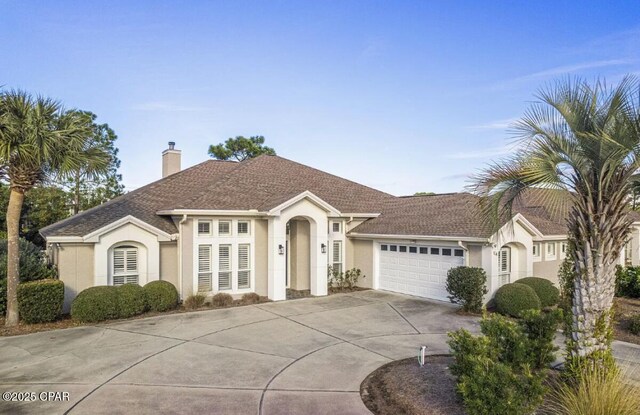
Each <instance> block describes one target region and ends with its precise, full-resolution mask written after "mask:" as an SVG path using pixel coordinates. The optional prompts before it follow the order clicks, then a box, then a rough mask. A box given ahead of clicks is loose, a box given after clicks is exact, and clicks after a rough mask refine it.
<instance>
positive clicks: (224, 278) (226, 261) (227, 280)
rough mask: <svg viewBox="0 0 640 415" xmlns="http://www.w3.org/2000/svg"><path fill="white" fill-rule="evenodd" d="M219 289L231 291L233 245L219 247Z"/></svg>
mask: <svg viewBox="0 0 640 415" xmlns="http://www.w3.org/2000/svg"><path fill="white" fill-rule="evenodd" d="M218 270H219V272H218V289H219V290H230V289H231V245H220V246H219V247H218Z"/></svg>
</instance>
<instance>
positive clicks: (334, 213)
mask: <svg viewBox="0 0 640 415" xmlns="http://www.w3.org/2000/svg"><path fill="white" fill-rule="evenodd" d="M303 199H308V200H309V201H311V202H313V203H314V204H315V205H317V206H318V207H320V208H321V209H324V210H325V211H326V212H328V214H329V216H341V213H340V211H339V210H338V209H336V208H334V207H333V206H331V205H330V204H329V203H327V202H325V201H324V200H322V199H320V198H319V197H318V196H316V195H314V194H313V193H311V192H310V191H308V190H305V191H304V192H302V193H300V194H299V195H297V196H294V197H292V198H291V199H289V200H287V201H286V202H284V203H281V204H279V205H278V206H276V207H274V208H273V209H271V210H269V211H268V212H267V214H268V215H269V216H280V213H281V212H282V211H283V210H284V209H286V208H288V207H289V206H291V205H294V204H296V203H298V202H299V201H301V200H303Z"/></svg>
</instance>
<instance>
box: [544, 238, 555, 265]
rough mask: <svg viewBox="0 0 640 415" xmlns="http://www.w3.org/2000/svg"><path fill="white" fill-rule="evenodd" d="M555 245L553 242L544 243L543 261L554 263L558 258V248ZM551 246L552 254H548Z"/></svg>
mask: <svg viewBox="0 0 640 415" xmlns="http://www.w3.org/2000/svg"><path fill="white" fill-rule="evenodd" d="M556 245H557V244H556V243H555V242H545V245H544V252H545V256H544V259H545V261H555V260H556V259H557V258H558V247H557V246H556ZM551 246H553V254H551V253H549V248H550V247H551Z"/></svg>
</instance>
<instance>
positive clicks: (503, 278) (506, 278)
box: [498, 247, 511, 286]
mask: <svg viewBox="0 0 640 415" xmlns="http://www.w3.org/2000/svg"><path fill="white" fill-rule="evenodd" d="M498 277H499V280H500V286H502V285H505V284H508V283H509V282H510V281H511V248H509V247H504V248H501V249H500V251H499V252H498Z"/></svg>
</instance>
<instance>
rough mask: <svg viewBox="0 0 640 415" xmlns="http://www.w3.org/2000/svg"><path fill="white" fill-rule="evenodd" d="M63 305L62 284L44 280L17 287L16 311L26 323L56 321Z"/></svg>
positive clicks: (57, 281)
mask: <svg viewBox="0 0 640 415" xmlns="http://www.w3.org/2000/svg"><path fill="white" fill-rule="evenodd" d="M63 304H64V283H63V282H62V281H60V280H53V279H44V280H39V281H30V282H23V283H22V284H19V285H18V310H19V311H20V318H21V319H22V320H24V321H25V322H27V323H47V322H50V321H54V320H56V319H57V318H58V317H59V316H60V313H62V305H63Z"/></svg>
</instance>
